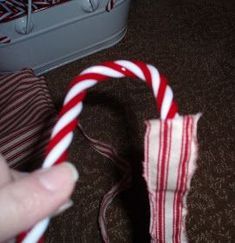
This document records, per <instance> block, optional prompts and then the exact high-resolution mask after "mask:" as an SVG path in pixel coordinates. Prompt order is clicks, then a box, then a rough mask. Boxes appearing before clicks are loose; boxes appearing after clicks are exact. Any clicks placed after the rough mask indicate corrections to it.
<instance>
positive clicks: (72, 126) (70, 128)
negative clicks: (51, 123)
mask: <svg viewBox="0 0 235 243" xmlns="http://www.w3.org/2000/svg"><path fill="white" fill-rule="evenodd" d="M77 122H78V120H77V119H74V120H73V121H71V122H70V123H69V124H68V125H66V126H65V127H64V128H63V129H61V130H60V131H59V132H58V133H57V134H56V135H55V137H53V138H52V139H51V140H50V142H49V144H48V146H47V148H46V154H49V153H50V151H51V150H52V149H53V148H54V147H55V146H56V145H57V144H58V143H59V142H60V141H61V140H62V139H63V138H64V137H65V136H66V135H67V134H68V133H70V132H72V131H73V130H74V129H75V127H76V125H77Z"/></svg>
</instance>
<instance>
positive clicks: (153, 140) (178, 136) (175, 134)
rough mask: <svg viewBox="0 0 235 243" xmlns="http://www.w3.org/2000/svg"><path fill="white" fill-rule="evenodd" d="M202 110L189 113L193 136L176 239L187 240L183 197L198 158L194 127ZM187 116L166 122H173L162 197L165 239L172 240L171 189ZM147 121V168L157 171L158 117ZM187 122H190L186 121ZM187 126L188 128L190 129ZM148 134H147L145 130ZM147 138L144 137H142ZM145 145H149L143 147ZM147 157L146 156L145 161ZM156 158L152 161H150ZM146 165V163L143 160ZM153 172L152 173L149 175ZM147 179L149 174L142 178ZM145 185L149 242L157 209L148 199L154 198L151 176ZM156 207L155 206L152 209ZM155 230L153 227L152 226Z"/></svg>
mask: <svg viewBox="0 0 235 243" xmlns="http://www.w3.org/2000/svg"><path fill="white" fill-rule="evenodd" d="M200 116H201V114H197V115H195V116H190V117H191V119H192V120H193V131H192V134H191V133H189V139H190V138H191V137H192V139H190V140H189V142H190V143H189V144H188V147H187V148H188V149H189V152H190V150H191V152H190V153H189V156H188V160H187V162H186V164H187V166H188V173H187V178H186V180H187V181H186V183H187V188H186V194H185V195H184V197H183V198H182V199H183V207H182V208H181V210H182V211H181V215H182V223H183V225H182V228H181V231H180V232H181V238H180V239H179V242H182V243H185V242H187V238H186V232H185V216H186V213H187V205H186V197H187V193H188V190H189V187H190V181H191V178H192V175H193V173H194V171H195V167H196V166H195V161H196V158H197V139H196V136H197V135H196V131H197V122H198V119H199V118H200ZM184 119H186V118H185V117H182V116H177V117H176V118H175V119H173V120H169V121H168V124H170V123H171V124H172V137H171V138H172V140H171V153H170V157H169V167H168V180H167V190H166V200H165V228H164V229H165V242H166V243H168V242H173V233H174V229H173V215H174V195H175V194H174V193H175V190H176V187H177V183H178V181H177V179H178V173H177V171H178V168H179V166H180V162H181V160H182V159H183V158H181V153H185V149H183V151H181V148H182V144H183V148H185V143H184V141H183V140H182V136H183V127H184V126H183V121H184ZM149 124H150V125H151V127H152V129H151V132H150V134H149V139H150V143H149V144H150V146H149V154H152V156H151V157H150V158H149V159H152V160H153V161H149V165H150V166H152V167H150V168H149V171H150V172H151V173H152V174H153V173H154V174H156V161H157V160H158V149H157V148H159V144H160V140H159V137H160V135H159V132H160V121H159V120H150V121H149ZM189 125H190V124H189ZM189 130H190V129H189ZM146 136H147V134H146ZM145 139H147V138H145ZM145 149H148V148H146V147H145ZM146 162H147V161H146V160H145V162H144V163H146ZM153 162H155V163H153ZM144 166H146V164H144ZM150 176H152V175H150ZM145 179H148V178H145ZM147 182H148V183H147V184H148V185H147V186H148V191H149V198H150V210H151V220H150V233H151V237H152V240H151V242H152V243H157V242H158V241H157V239H156V235H155V231H156V222H154V221H156V219H154V218H153V216H154V213H158V212H156V211H154V212H153V210H152V208H153V207H154V205H152V203H153V202H152V201H151V199H152V198H153V195H154V193H155V191H156V183H155V185H154V184H152V182H153V181H152V180H150V181H148V180H147ZM154 204H156V201H154ZM154 210H156V208H155V209H154ZM153 225H155V227H154V228H153V229H154V230H155V231H153V230H152V228H151V227H153Z"/></svg>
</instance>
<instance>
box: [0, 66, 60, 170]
mask: <svg viewBox="0 0 235 243" xmlns="http://www.w3.org/2000/svg"><path fill="white" fill-rule="evenodd" d="M55 117H56V112H55V109H54V105H53V103H52V100H51V97H50V95H49V92H48V88H47V85H46V82H45V79H44V78H43V77H36V76H35V75H34V74H33V72H32V70H29V69H25V70H22V71H20V72H17V73H13V74H8V75H0V153H1V154H2V155H3V156H4V157H5V159H6V160H7V162H8V163H9V166H10V167H12V168H15V167H18V166H21V165H23V164H24V163H26V162H27V161H30V160H33V161H34V162H35V161H40V160H41V159H42V156H43V153H44V150H45V146H46V144H47V143H48V140H49V137H50V133H51V129H52V127H53V125H54V123H55Z"/></svg>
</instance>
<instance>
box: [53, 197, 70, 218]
mask: <svg viewBox="0 0 235 243" xmlns="http://www.w3.org/2000/svg"><path fill="white" fill-rule="evenodd" d="M72 206H73V201H72V200H71V199H69V200H68V201H67V202H66V203H65V204H63V205H62V206H60V207H59V208H58V209H57V210H56V212H55V213H54V214H53V216H57V215H59V214H61V213H63V212H64V211H66V210H67V209H69V208H71V207H72Z"/></svg>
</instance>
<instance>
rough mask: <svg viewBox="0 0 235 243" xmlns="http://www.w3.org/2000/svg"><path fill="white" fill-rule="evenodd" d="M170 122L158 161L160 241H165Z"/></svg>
mask: <svg viewBox="0 0 235 243" xmlns="http://www.w3.org/2000/svg"><path fill="white" fill-rule="evenodd" d="M168 145H169V144H168V124H167V121H164V122H163V141H162V155H161V157H160V161H158V163H159V164H160V165H161V170H160V178H159V179H160V183H159V188H158V191H157V195H158V197H159V205H158V206H159V212H158V215H159V231H160V232H159V237H160V238H159V241H160V242H165V234H164V231H165V230H164V229H165V212H164V198H165V187H166V185H165V181H166V166H167V165H166V160H167V153H168V152H169V151H168Z"/></svg>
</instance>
